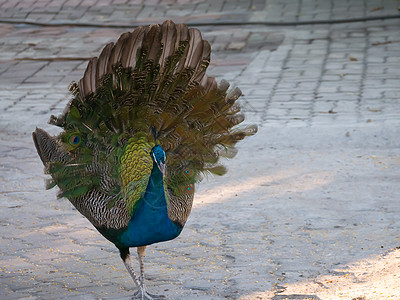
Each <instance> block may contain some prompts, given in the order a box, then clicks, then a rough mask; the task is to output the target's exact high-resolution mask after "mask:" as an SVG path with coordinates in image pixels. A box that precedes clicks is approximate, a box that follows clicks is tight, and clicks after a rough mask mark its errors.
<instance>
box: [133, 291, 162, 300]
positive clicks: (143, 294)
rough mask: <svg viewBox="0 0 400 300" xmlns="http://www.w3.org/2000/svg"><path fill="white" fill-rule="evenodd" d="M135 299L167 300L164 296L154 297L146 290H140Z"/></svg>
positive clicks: (134, 296)
mask: <svg viewBox="0 0 400 300" xmlns="http://www.w3.org/2000/svg"><path fill="white" fill-rule="evenodd" d="M133 299H135V300H136V299H137V300H158V299H166V298H165V296H164V295H154V294H150V293H148V292H146V290H145V289H142V288H139V289H138V291H137V292H136V293H135V294H134V295H133Z"/></svg>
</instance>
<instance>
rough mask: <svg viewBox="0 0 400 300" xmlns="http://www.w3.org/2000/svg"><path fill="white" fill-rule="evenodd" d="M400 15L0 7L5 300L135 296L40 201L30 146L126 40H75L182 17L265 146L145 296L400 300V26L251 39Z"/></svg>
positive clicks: (228, 181) (107, 253) (108, 256)
mask: <svg viewBox="0 0 400 300" xmlns="http://www.w3.org/2000/svg"><path fill="white" fill-rule="evenodd" d="M159 2H160V3H159ZM399 6H400V2H399V1H392V0H381V1H361V0H360V1H333V0H332V1H323V0H319V1H318V0H315V1H291V0H285V1H278V0H274V1H272V0H267V1H261V0H253V1H244V0H243V1H241V0H237V1H223V0H217V1H210V2H199V1H189V0H171V1H158V0H157V1H148V0H146V1H144V0H140V1H125V0H122V1H117V0H114V1H111V0H104V1H103V0H97V1H96V0H90V1H89V0H77V1H74V0H69V1H56V0H52V1H51V0H32V1H28V0H26V1H11V0H8V1H6V0H0V22H1V23H0V38H1V39H0V90H1V98H0V99H1V100H0V153H1V154H0V155H1V161H0V182H1V186H0V207H1V209H0V239H1V243H0V249H1V252H0V253H1V265H0V268H1V270H2V271H1V273H0V298H1V299H19V298H28V299H35V298H42V299H66V298H68V299H129V298H130V297H129V296H130V295H132V293H133V292H132V289H131V288H132V282H131V280H130V278H129V276H128V274H127V272H126V271H125V270H124V267H123V265H122V263H121V261H120V259H119V256H118V255H117V252H116V250H115V249H114V247H113V246H112V245H111V244H110V243H109V242H107V241H106V240H105V239H103V238H102V237H101V236H100V235H99V234H98V233H97V232H96V231H95V230H94V229H93V228H92V227H91V225H90V224H89V222H88V221H86V220H85V219H84V218H83V217H81V216H80V215H79V214H78V213H77V212H76V211H75V210H73V209H72V207H71V205H70V204H69V203H68V201H66V200H56V197H55V193H56V191H53V190H51V191H45V190H44V183H43V182H44V178H45V176H44V175H43V174H42V165H41V162H40V160H39V158H38V157H37V155H36V153H35V150H34V146H33V143H32V141H31V132H32V131H33V130H34V128H35V126H40V127H42V128H45V129H49V128H51V127H49V126H48V125H46V123H47V121H48V118H49V116H50V114H58V113H61V111H62V110H63V108H64V105H65V104H66V102H67V100H68V95H67V90H66V87H67V86H68V84H69V82H70V81H72V80H78V79H79V78H80V77H81V76H82V74H83V71H84V69H85V66H86V64H87V58H89V57H91V56H94V55H97V54H98V53H99V51H100V49H101V48H102V46H103V45H104V44H105V43H107V42H109V41H112V40H116V38H117V37H118V36H119V34H120V33H122V32H123V31H125V30H126V29H123V28H117V27H99V26H91V27H90V26H89V27H88V26H74V25H73V24H74V23H75V24H81V25H82V24H89V23H90V24H92V25H107V24H108V25H121V26H122V25H127V24H138V23H149V22H158V23H159V22H161V21H162V20H164V19H167V18H172V19H173V20H175V21H176V22H181V21H182V22H183V21H184V22H191V23H209V24H208V25H207V26H201V27H200V28H201V30H202V32H203V33H204V36H205V37H206V38H207V39H208V40H209V41H210V42H211V44H212V47H213V51H214V54H213V57H212V62H211V66H210V71H209V73H210V74H212V75H214V76H216V77H218V78H225V79H227V80H229V81H230V82H231V83H232V84H233V85H237V86H240V88H241V89H242V91H243V92H244V94H245V96H244V97H243V99H242V104H243V107H244V110H245V111H246V112H247V116H248V122H250V123H257V124H258V125H259V129H260V130H259V133H258V134H257V135H256V136H254V137H253V138H251V139H249V140H248V141H247V142H245V143H243V144H241V146H240V152H239V155H238V156H237V157H236V158H235V159H234V160H232V161H230V162H227V166H228V167H229V173H228V174H227V175H226V176H224V177H221V178H209V179H208V180H205V181H204V182H203V183H202V184H201V185H200V186H199V189H198V190H199V192H198V194H197V197H196V203H195V207H194V210H193V213H192V215H191V217H190V218H189V221H188V223H187V226H186V228H185V230H184V232H183V234H182V235H181V236H180V237H179V238H178V239H176V240H174V241H171V242H167V243H163V244H158V245H156V246H153V247H151V248H150V249H149V251H148V256H147V259H146V260H147V264H146V265H147V270H148V275H149V279H150V280H149V282H148V286H149V288H150V289H151V291H153V292H156V293H162V294H165V295H167V296H168V298H170V299H285V298H287V299H306V298H309V299H386V298H387V299H400V287H399V285H398V281H397V283H396V279H397V280H398V273H399V271H400V269H399V259H400V258H399V253H398V251H395V250H394V249H395V248H396V247H399V246H400V240H399V239H400V231H399V229H400V223H399V219H398V216H399V213H400V204H399V201H398V200H399V199H398V195H400V185H399V184H398V182H399V178H400V150H399V149H400V139H399V137H400V103H399V98H400V79H399V78H400V58H399V57H400V50H399V49H400V48H399V44H400V31H399V25H400V18H386V19H380V20H370V21H367V22H344V23H338V24H314V25H298V26H294V25H292V26H261V25H254V24H253V25H240V24H243V23H246V24H250V23H251V22H261V21H268V22H286V23H288V22H298V21H300V22H303V21H318V20H331V21H335V20H340V19H346V18H347V19H349V20H351V19H354V18H374V17H385V16H386V17H393V16H394V15H399V14H400V12H399V11H398V10H399V8H398V7H399ZM7 20H8V21H9V22H7ZM10 21H11V22H14V23H10ZM17 21H19V22H21V24H15V22H17ZM23 22H25V23H24V24H22V23H23ZM32 22H33V23H34V22H39V23H45V24H53V25H50V26H38V25H33V24H32ZM223 22H225V23H226V22H231V23H237V24H238V25H233V24H232V25H230V26H222V25H221V23H223ZM27 23H30V24H27ZM210 23H215V24H216V25H214V26H212V25H211V24H210ZM218 24H219V25H218ZM50 130H52V131H53V132H55V131H54V130H55V129H54V128H53V129H50ZM388 261H389V262H388ZM388 266H390V267H388ZM360 270H361V271H360ZM382 270H385V271H382ZM376 272H378V273H376ZM383 273H384V275H385V277H379V276H380V275H379V274H383ZM378 279H379V280H378ZM367 287H369V288H367ZM371 287H372V288H371ZM363 297H364V298H363Z"/></svg>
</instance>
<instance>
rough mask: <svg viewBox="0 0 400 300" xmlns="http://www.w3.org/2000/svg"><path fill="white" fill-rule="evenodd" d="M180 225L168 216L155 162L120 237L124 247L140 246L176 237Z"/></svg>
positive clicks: (159, 174)
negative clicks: (142, 193) (145, 185)
mask: <svg viewBox="0 0 400 300" xmlns="http://www.w3.org/2000/svg"><path fill="white" fill-rule="evenodd" d="M181 231H182V227H181V226H179V225H177V224H175V223H173V222H171V220H170V219H169V218H168V211H167V203H166V200H165V193H164V186H163V178H162V174H161V172H160V170H159V169H158V167H157V165H156V164H153V170H152V172H151V175H150V179H149V184H148V185H147V189H146V192H145V195H144V197H143V198H142V199H141V200H140V203H139V204H138V206H137V209H136V211H135V212H134V214H133V215H132V219H131V220H130V222H129V224H128V228H127V229H126V231H125V232H124V233H122V235H121V237H120V242H121V244H122V245H123V246H125V247H140V246H146V245H150V244H153V243H157V242H164V241H168V240H172V239H174V238H176V237H177V236H178V235H179V234H180V233H181Z"/></svg>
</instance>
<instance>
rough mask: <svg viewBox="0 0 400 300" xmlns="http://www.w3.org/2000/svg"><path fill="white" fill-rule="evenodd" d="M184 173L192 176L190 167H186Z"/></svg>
mask: <svg viewBox="0 0 400 300" xmlns="http://www.w3.org/2000/svg"><path fill="white" fill-rule="evenodd" d="M184 173H185V175H189V176H192V173H193V172H192V170H191V169H186V170H185V171H184Z"/></svg>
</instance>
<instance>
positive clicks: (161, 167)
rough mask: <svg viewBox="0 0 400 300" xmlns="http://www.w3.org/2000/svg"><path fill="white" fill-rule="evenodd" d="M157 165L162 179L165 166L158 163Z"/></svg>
mask: <svg viewBox="0 0 400 300" xmlns="http://www.w3.org/2000/svg"><path fill="white" fill-rule="evenodd" d="M157 165H158V168H159V169H160V172H161V174H162V175H163V177H164V175H165V164H164V163H162V162H160V163H158V164H157Z"/></svg>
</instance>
